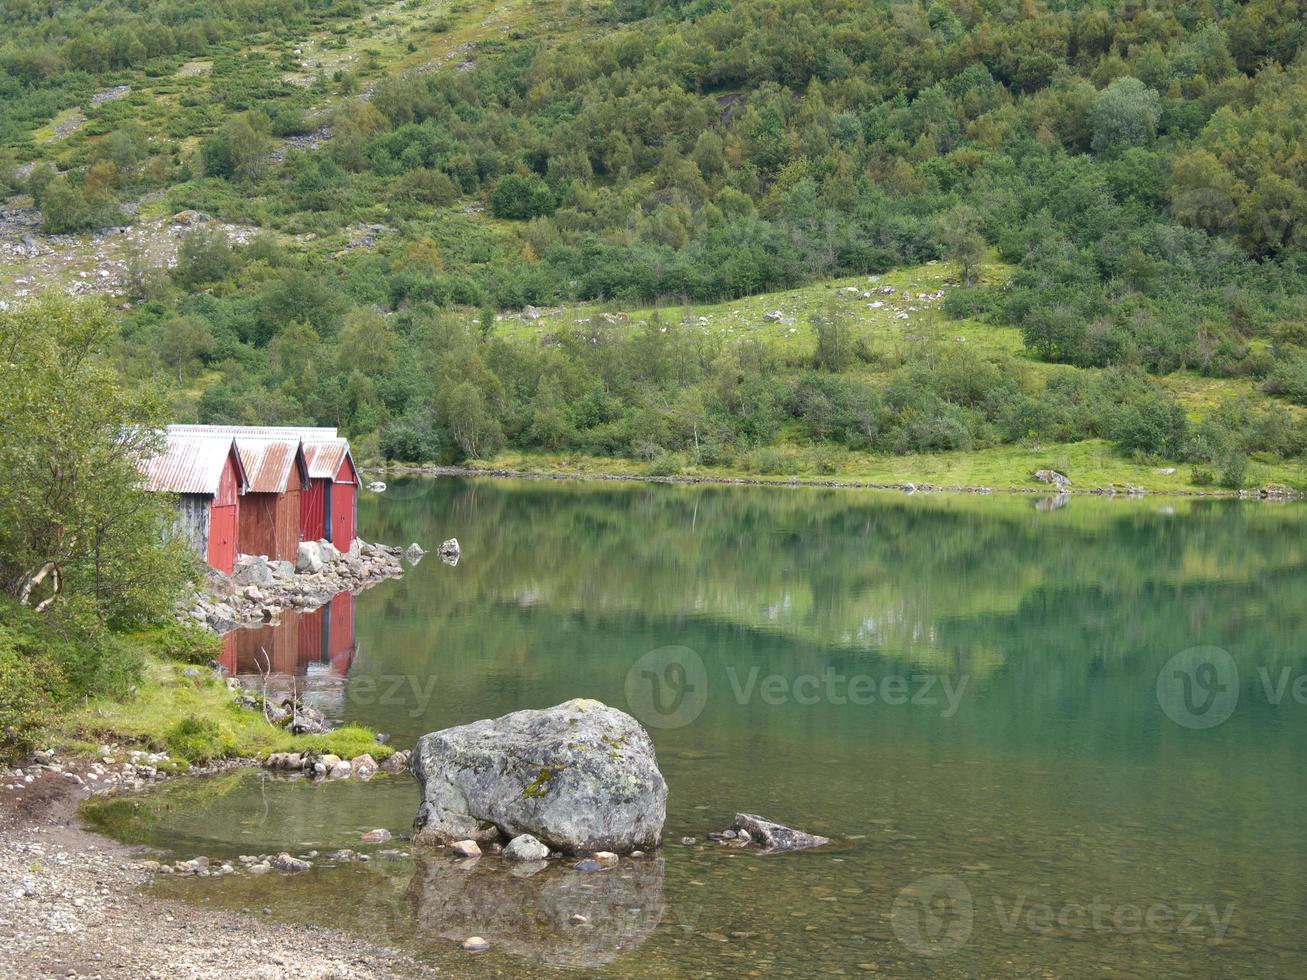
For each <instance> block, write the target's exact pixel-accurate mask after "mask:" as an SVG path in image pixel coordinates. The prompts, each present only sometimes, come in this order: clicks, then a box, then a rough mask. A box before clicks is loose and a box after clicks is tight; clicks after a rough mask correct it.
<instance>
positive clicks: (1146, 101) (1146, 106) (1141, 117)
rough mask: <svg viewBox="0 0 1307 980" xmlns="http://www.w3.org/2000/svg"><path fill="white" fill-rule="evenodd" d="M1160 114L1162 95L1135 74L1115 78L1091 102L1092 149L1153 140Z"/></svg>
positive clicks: (1111, 148)
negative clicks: (1133, 75) (1095, 99)
mask: <svg viewBox="0 0 1307 980" xmlns="http://www.w3.org/2000/svg"><path fill="white" fill-rule="evenodd" d="M1161 118H1162V99H1161V97H1160V96H1159V95H1158V94H1157V92H1155V91H1154V90H1153V89H1150V88H1148V87H1147V86H1146V85H1144V83H1143V82H1141V81H1140V80H1139V79H1137V78H1131V77H1129V76H1127V77H1125V78H1118V79H1117V80H1116V81H1114V82H1113V83H1112V84H1111V85H1109V86H1108V87H1107V88H1105V89H1104V90H1103V91H1102V93H1101V94H1100V95H1099V96H1098V101H1097V102H1095V103H1094V110H1093V112H1092V113H1091V114H1090V118H1089V122H1090V126H1091V127H1092V129H1093V133H1094V136H1093V148H1094V152H1095V153H1102V154H1107V153H1116V152H1120V151H1121V150H1124V149H1127V148H1129V147H1132V146H1143V145H1145V144H1147V143H1151V142H1152V141H1153V137H1154V136H1156V134H1157V123H1158V121H1159V120H1160V119H1161Z"/></svg>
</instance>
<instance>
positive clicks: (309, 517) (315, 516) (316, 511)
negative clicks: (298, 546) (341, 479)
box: [300, 480, 331, 541]
mask: <svg viewBox="0 0 1307 980" xmlns="http://www.w3.org/2000/svg"><path fill="white" fill-rule="evenodd" d="M330 486H331V481H330V480H310V481H309V488H308V489H307V490H305V491H303V492H301V493H300V540H302V541H318V540H320V539H321V538H322V537H324V536H325V535H326V533H327V528H326V525H325V524H324V523H323V511H322V508H323V507H324V506H325V503H326V493H327V491H328V488H329V487H330Z"/></svg>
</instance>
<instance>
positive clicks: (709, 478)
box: [360, 464, 1307, 503]
mask: <svg viewBox="0 0 1307 980" xmlns="http://www.w3.org/2000/svg"><path fill="white" fill-rule="evenodd" d="M360 470H362V471H363V472H366V473H380V474H387V473H394V474H398V475H400V476H430V477H440V476H483V477H491V478H494V479H501V480H502V479H512V480H558V481H563V480H577V481H584V482H593V483H663V484H673V485H676V484H679V485H685V486H746V487H777V488H781V489H786V488H800V487H801V488H811V489H825V490H883V491H890V492H898V493H905V494H908V495H912V494H918V493H931V494H966V495H972V496H981V497H983V496H988V495H989V494H996V493H1002V494H1010V495H1013V496H1027V497H1061V496H1076V497H1108V498H1125V499H1128V500H1138V499H1141V498H1144V497H1162V498H1177V499H1186V500H1187V499H1213V500H1264V501H1271V502H1276V503H1282V502H1288V501H1296V500H1303V499H1307V492H1303V491H1298V490H1291V489H1289V488H1288V487H1279V486H1276V487H1259V488H1256V489H1247V490H1223V489H1212V490H1149V489H1147V488H1145V487H1124V486H1115V487H1113V486H1106V487H1071V486H1066V487H1063V488H1062V489H1060V490H1059V489H1056V488H1055V487H1054V486H1052V485H1047V484H1044V485H1040V486H1030V487H1018V486H1006V487H990V486H962V485H954V486H943V485H938V484H932V483H909V482H902V483H880V482H874V481H871V480H834V479H822V478H817V477H785V478H774V477H763V476H759V477H747V476H725V475H713V474H693V475H688V474H687V475H672V476H657V475H654V474H649V473H645V474H640V473H582V472H577V471H568V470H553V471H547V472H536V471H531V470H513V469H500V468H493V467H487V468H484V469H482V468H479V467H471V466H414V465H407V464H391V465H384V466H383V465H371V466H362V467H360Z"/></svg>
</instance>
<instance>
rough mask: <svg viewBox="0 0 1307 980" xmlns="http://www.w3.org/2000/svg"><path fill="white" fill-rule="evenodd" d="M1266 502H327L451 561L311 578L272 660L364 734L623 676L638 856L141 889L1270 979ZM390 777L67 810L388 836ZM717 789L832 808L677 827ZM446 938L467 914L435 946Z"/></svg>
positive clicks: (437, 924)
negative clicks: (393, 571)
mask: <svg viewBox="0 0 1307 980" xmlns="http://www.w3.org/2000/svg"><path fill="white" fill-rule="evenodd" d="M1305 515H1307V511H1304V510H1303V508H1302V507H1301V505H1296V506H1274V505H1257V504H1240V503H1234V502H1215V501H1161V500H1144V501H1107V500H1097V499H1073V500H1071V501H1070V502H1069V504H1068V505H1067V506H1065V507H1062V508H1061V509H1057V510H1052V511H1049V510H1044V509H1039V508H1037V507H1036V506H1035V501H1034V500H1031V499H1026V498H994V497H991V498H985V499H972V498H964V497H939V496H933V497H906V496H903V495H880V494H873V493H869V492H865V491H834V490H830V491H827V490H809V489H782V488H775V489H770V488H769V489H758V488H750V489H744V488H690V487H673V486H627V485H611V484H571V483H557V482H551V481H521V482H515V481H489V480H455V479H445V480H440V481H426V480H408V481H397V482H395V483H394V484H392V486H391V490H390V491H389V492H388V493H386V494H385V495H384V496H375V495H369V496H367V498H366V499H365V501H364V502H363V504H362V506H361V512H360V529H361V532H362V533H363V534H364V536H366V537H368V538H369V539H370V540H384V541H388V542H392V543H402V544H407V543H408V542H409V541H413V540H415V541H419V542H421V543H423V544H424V546H426V547H428V548H434V546H435V545H436V544H437V543H438V542H439V541H441V540H442V539H444V538H447V537H451V536H455V535H456V536H457V537H458V538H459V540H460V541H461V542H462V545H463V558H462V560H461V561H460V562H459V563H458V565H457V566H456V567H449V566H447V565H444V564H442V563H440V562H439V561H437V560H435V557H434V556H431V557H428V558H427V559H426V560H425V561H423V562H422V563H421V564H420V565H419V566H418V567H417V568H415V569H413V570H411V571H410V572H409V573H408V574H407V575H406V576H405V578H404V579H402V580H401V581H398V582H393V583H386V584H384V585H382V586H380V587H378V588H376V589H374V590H372V591H370V592H368V593H365V594H364V595H362V596H360V597H359V599H358V600H357V605H356V606H353V607H352V608H350V606H351V604H350V603H348V601H344V602H340V603H337V604H335V606H333V609H332V612H331V614H330V615H329V617H328V620H329V621H327V622H324V621H323V619H322V618H321V617H319V618H318V619H316V620H314V621H312V622H311V623H305V624H301V628H299V630H298V632H297V634H296V636H295V637H294V638H288V637H283V638H282V640H280V641H278V642H280V643H281V645H282V646H281V649H280V652H279V653H278V655H277V662H278V664H279V665H280V666H281V667H282V669H283V670H285V671H287V672H288V673H299V674H301V675H304V676H302V677H301V678H300V680H299V681H298V682H297V683H299V684H301V686H306V687H308V689H309V690H310V691H312V692H313V696H314V697H316V698H318V699H319V702H320V703H321V704H323V705H324V707H326V709H327V710H328V711H329V712H331V713H332V714H334V715H335V716H337V717H339V718H340V719H342V720H344V721H357V722H361V723H365V724H368V725H371V726H374V727H377V728H379V729H382V730H384V731H386V732H389V733H391V734H392V735H393V737H394V740H395V742H396V744H400V745H407V744H410V743H411V742H412V741H413V740H414V739H415V738H416V737H418V736H419V735H421V734H423V733H425V732H428V731H432V730H434V729H438V728H444V727H447V726H450V725H456V724H461V723H464V722H468V721H472V720H475V719H478V718H485V717H489V716H495V715H499V714H502V713H505V712H508V711H512V710H515V709H518V708H523V707H542V706H547V705H552V704H556V703H558V702H560V701H564V700H566V699H568V698H572V697H579V696H587V697H593V698H598V699H600V700H602V701H605V702H607V703H608V704H612V705H615V706H617V707H621V708H623V709H625V710H628V711H631V712H632V713H634V714H637V716H639V717H640V718H641V720H642V721H644V722H645V723H646V725H647V726H648V727H649V728H650V732H651V734H652V736H653V738H654V741H655V743H656V746H657V750H658V759H659V764H660V766H661V768H662V770H663V772H664V774H665V776H666V777H667V782H668V784H669V787H670V799H669V803H668V820H667V827H666V834H665V839H666V842H667V846H666V847H665V848H664V850H663V854H662V856H661V857H658V858H651V859H646V860H644V861H634V862H625V863H624V865H623V867H622V869H619V871H616V872H607V873H604V874H599V875H583V874H580V873H577V872H572V871H571V870H570V869H569V868H568V867H567V865H566V864H563V865H561V866H558V867H551V868H550V869H549V870H548V871H545V872H542V873H540V874H538V875H534V876H521V877H519V876H516V875H513V874H511V873H509V871H508V870H507V869H505V868H504V867H503V866H502V865H501V863H500V862H499V860H498V859H496V858H491V857H488V858H484V859H482V860H481V861H480V862H479V864H478V865H477V866H476V867H474V868H471V869H468V868H456V867H455V866H454V865H452V864H451V863H450V862H448V861H447V860H445V859H441V858H437V859H434V860H430V861H422V862H415V861H414V859H413V858H412V857H410V856H409V854H408V852H407V850H406V849H405V848H404V847H403V846H402V844H401V846H400V848H399V850H398V852H393V853H388V854H382V853H381V851H382V850H383V849H380V848H373V849H372V850H373V853H374V855H375V860H374V861H373V862H372V863H371V864H369V865H366V866H357V865H353V866H345V867H339V868H326V867H319V868H317V869H315V871H314V872H313V873H311V874H310V875H306V876H302V877H297V878H282V877H278V876H268V877H265V878H245V877H238V878H230V879H224V880H221V881H216V882H210V881H164V882H162V883H161V884H160V885H159V887H160V889H163V890H166V891H170V892H176V893H180V894H181V895H183V896H184V897H186V898H188V899H190V900H192V901H197V902H207V903H211V904H213V905H221V906H230V907H255V908H257V907H261V906H264V905H269V906H273V907H274V908H275V910H276V914H278V915H281V916H284V917H286V918H289V919H294V920H298V921H305V922H317V923H324V924H329V925H337V926H343V927H346V928H352V929H358V930H360V931H364V932H367V933H369V934H372V935H378V936H380V937H381V938H383V939H385V940H386V941H389V942H393V943H396V944H400V945H404V946H407V947H409V948H411V949H414V950H416V951H418V952H419V953H420V954H421V955H424V956H428V957H430V958H431V959H432V960H434V961H435V962H437V963H438V964H440V965H442V966H444V967H447V968H449V969H450V970H451V972H454V973H456V974H457V975H468V974H472V975H480V974H483V973H484V974H487V975H489V974H510V975H524V974H535V973H539V974H550V973H553V972H556V971H559V970H568V969H582V970H588V971H596V972H601V973H605V974H609V975H615V976H659V975H667V974H671V973H679V974H688V973H696V974H714V975H722V976H739V975H752V976H809V975H814V974H827V973H830V974H839V973H844V974H850V975H865V974H872V975H874V974H875V973H878V972H883V973H885V974H886V975H900V976H901V975H938V976H967V975H1004V976H1009V975H1021V976H1068V977H1082V976H1094V975H1113V976H1126V977H1129V976H1137V977H1156V976H1252V975H1257V976H1286V977H1288V976H1302V975H1304V974H1307V936H1305V935H1304V930H1303V928H1302V926H1301V921H1302V916H1303V913H1304V911H1305V910H1307V861H1305V859H1304V856H1305V855H1307V821H1304V819H1303V813H1304V808H1305V806H1307V792H1305V791H1304V785H1307V781H1305V780H1304V777H1303V775H1302V772H1303V768H1304V762H1305V761H1307V760H1305V759H1304V755H1305V752H1304V749H1305V748H1307V703H1303V702H1307V681H1304V682H1303V683H1302V684H1301V685H1299V686H1297V687H1295V684H1296V682H1297V681H1298V679H1299V678H1300V677H1303V676H1305V675H1307V658H1305V657H1304V656H1303V647H1302V643H1301V640H1300V638H1301V637H1302V635H1303V632H1302V627H1303V626H1304V619H1305V610H1307V519H1305ZM270 642H271V641H270ZM248 645H249V644H248V643H246V646H248ZM1194 648H1200V649H1197V650H1195V649H1194ZM1186 651H1188V652H1186ZM233 655H234V654H233ZM416 802H417V792H416V787H415V784H414V783H412V782H411V781H410V780H408V779H406V778H403V779H401V778H392V779H381V778H379V779H378V780H376V781H375V782H373V783H372V784H370V785H358V784H354V783H344V784H341V783H334V784H329V785H322V786H312V785H309V784H308V783H306V782H305V781H303V780H301V779H290V778H284V777H274V776H271V775H268V774H264V773H244V774H237V775H230V776H225V777H221V778H218V779H215V780H208V781H190V782H188V781H176V782H175V783H173V784H172V785H171V786H169V787H168V788H166V789H165V790H164V791H162V792H161V793H159V794H157V795H156V797H155V798H154V799H153V800H151V801H149V802H147V803H144V804H136V803H133V804H116V805H112V806H110V807H106V808H102V810H101V812H100V813H99V814H98V818H99V819H100V820H101V821H102V823H103V825H105V826H106V827H108V828H109V829H110V830H111V831H112V832H114V833H116V834H118V835H119V836H121V837H123V838H124V839H127V840H131V841H136V842H142V843H149V844H151V845H153V846H155V847H157V848H160V849H161V850H164V851H166V852H169V853H171V854H175V855H176V856H179V857H190V856H194V855H195V854H200V853H203V854H208V855H211V856H222V855H236V854H240V853H249V852H252V851H253V852H258V851H269V850H277V849H281V848H288V849H291V850H295V851H299V852H303V851H304V850H307V849H309V848H310V847H313V848H316V849H319V850H322V851H324V852H325V851H326V849H328V848H335V847H358V836H359V832H360V831H362V830H367V829H370V828H373V827H388V828H390V829H391V830H392V831H394V832H396V833H401V832H404V831H406V830H407V829H408V827H409V824H410V822H411V820H412V817H413V813H414V810H415V808H416ZM737 810H745V811H751V812H756V813H762V814H765V815H767V816H770V817H773V818H775V819H778V820H782V821H784V822H786V823H790V824H792V825H794V826H798V827H800V828H803V829H806V830H810V831H813V832H817V833H822V834H825V835H827V836H830V837H832V838H834V839H835V841H836V843H835V844H834V846H832V847H829V848H826V849H822V850H820V851H814V852H808V853H801V854H792V855H785V856H777V857H764V856H759V855H754V854H739V853H736V852H734V851H731V850H728V849H725V848H722V847H720V846H719V845H716V844H709V843H702V844H700V845H696V846H684V845H682V844H680V843H679V841H680V839H681V838H682V837H683V836H694V837H697V838H699V839H700V841H703V840H704V835H705V833H706V832H707V831H710V830H719V829H722V828H724V827H726V826H727V825H728V824H729V822H730V819H731V816H732V814H733V813H735V812H736V811H737ZM394 846H395V845H391V849H393V848H394ZM575 912H582V913H584V914H586V915H587V916H588V917H589V919H590V922H589V923H588V924H587V925H585V926H573V925H571V924H570V921H569V920H570V917H571V915H572V914H573V913H575ZM472 934H479V935H482V936H485V937H486V938H488V939H490V940H491V942H492V944H493V945H494V949H493V950H492V951H491V952H489V953H486V954H482V955H480V956H471V955H469V954H465V953H462V952H461V951H460V950H458V949H457V946H456V943H457V942H458V941H460V940H462V939H463V938H464V937H466V936H468V935H472Z"/></svg>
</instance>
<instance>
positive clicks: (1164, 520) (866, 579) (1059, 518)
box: [361, 479, 1304, 671]
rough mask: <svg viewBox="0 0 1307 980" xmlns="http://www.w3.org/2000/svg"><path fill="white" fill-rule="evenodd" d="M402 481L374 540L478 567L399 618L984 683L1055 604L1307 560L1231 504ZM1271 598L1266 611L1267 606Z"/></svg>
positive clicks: (441, 579)
mask: <svg viewBox="0 0 1307 980" xmlns="http://www.w3.org/2000/svg"><path fill="white" fill-rule="evenodd" d="M395 489H397V490H399V492H398V493H396V494H394V495H393V496H390V495H388V496H387V497H386V498H382V499H380V500H377V499H376V498H373V499H372V500H369V501H368V502H367V506H365V508H364V512H363V514H362V515H361V516H362V520H363V521H364V523H365V526H366V527H367V529H368V531H369V533H370V534H371V535H373V536H374V537H377V538H380V539H382V540H391V539H393V540H401V539H403V540H408V539H410V538H413V537H417V538H418V539H419V540H422V538H423V535H425V537H426V539H427V540H430V541H436V540H439V539H441V538H442V537H447V536H449V535H452V534H457V535H458V537H459V538H460V540H461V542H462V544H463V553H464V555H465V559H464V561H463V563H462V564H460V565H459V567H458V568H457V569H453V570H451V569H447V568H444V567H436V566H434V565H433V567H430V568H428V567H426V566H424V567H423V568H422V569H420V570H415V572H414V573H412V574H410V575H409V576H408V577H407V578H406V579H405V580H404V581H403V582H401V583H399V584H398V586H395V587H391V588H388V590H387V595H386V596H385V599H384V601H385V603H386V604H387V606H388V607H390V608H392V609H395V610H399V609H403V608H405V607H407V608H409V609H411V608H412V607H413V604H414V603H415V600H418V599H420V602H418V603H417V604H418V605H419V606H422V607H426V608H428V609H429V610H430V614H431V615H432V616H438V617H440V618H441V619H442V621H445V620H448V619H449V618H450V617H456V616H458V615H475V611H476V610H477V609H478V608H485V607H487V606H491V605H503V604H510V603H511V604H518V605H521V606H523V607H528V608H534V609H540V610H550V611H552V612H554V613H558V614H567V613H582V612H583V613H584V614H585V615H586V616H588V617H593V616H595V615H613V616H617V615H625V614H629V613H630V612H631V611H633V610H638V614H639V615H640V616H642V617H645V618H648V619H650V620H659V619H661V620H664V621H669V622H684V621H686V620H687V619H692V618H700V619H711V620H716V621H719V622H721V623H726V624H733V625H736V626H739V627H741V628H744V629H746V630H751V631H757V632H759V633H774V634H778V635H782V636H786V637H790V638H792V639H794V640H796V641H801V642H803V643H806V644H812V645H816V646H820V647H831V648H842V649H846V650H850V651H865V652H879V653H883V654H886V655H889V656H891V657H894V658H896V659H901V660H905V661H911V662H914V663H918V664H933V665H937V666H940V667H951V666H953V665H955V664H957V663H958V661H959V660H960V659H961V660H965V662H966V666H967V668H968V669H970V670H972V671H985V670H988V669H992V668H993V667H995V666H998V665H1000V664H1003V663H1005V662H1006V661H1007V659H1008V657H1009V656H1010V655H1011V653H1012V649H1011V647H1010V645H1009V644H1007V643H1003V642H1000V640H1001V637H999V636H998V635H997V634H994V635H990V634H988V633H987V632H985V631H980V632H976V631H974V630H972V627H973V626H974V625H975V624H976V623H978V622H984V621H987V620H989V619H991V618H995V617H998V618H1001V617H1004V616H1006V617H1016V618H1017V619H1021V618H1022V617H1023V616H1025V615H1026V611H1027V610H1028V609H1029V607H1030V605H1031V603H1038V602H1040V601H1043V600H1042V598H1041V597H1044V596H1047V595H1051V594H1055V593H1065V594H1076V593H1080V592H1093V593H1094V594H1096V595H1097V596H1098V600H1097V604H1098V605H1100V606H1102V605H1107V606H1115V607H1117V608H1122V607H1123V606H1128V605H1130V603H1128V602H1126V600H1128V599H1130V598H1132V597H1143V596H1148V595H1152V596H1154V600H1155V599H1156V597H1157V596H1158V595H1159V594H1161V595H1165V596H1169V597H1172V598H1181V599H1182V598H1183V596H1184V595H1185V593H1186V591H1187V590H1192V589H1194V588H1196V587H1197V586H1199V585H1200V584H1202V583H1207V584H1209V585H1213V586H1219V585H1221V584H1222V583H1225V584H1228V585H1229V586H1231V587H1232V588H1234V589H1235V590H1236V591H1240V584H1241V583H1243V584H1246V583H1251V582H1257V581H1259V580H1261V579H1264V578H1266V577H1268V576H1277V575H1280V576H1283V575H1289V576H1294V575H1296V574H1297V573H1296V570H1297V569H1298V568H1299V567H1300V566H1301V564H1302V560H1303V556H1304V547H1303V545H1302V543H1301V542H1300V540H1299V536H1298V535H1297V534H1296V533H1294V528H1295V527H1296V525H1297V524H1298V518H1297V512H1296V511H1295V510H1293V509H1291V508H1278V507H1267V506H1256V505H1240V504H1236V503H1228V502H1201V501H1195V502H1183V503H1181V504H1180V505H1179V507H1178V510H1179V513H1177V514H1174V515H1169V516H1166V515H1159V514H1157V513H1154V512H1153V510H1152V509H1151V505H1150V504H1148V503H1142V504H1141V503H1133V502H1130V503H1127V502H1124V501H1102V500H1095V499H1087V498H1084V499H1076V500H1074V501H1072V502H1071V504H1070V505H1069V506H1068V507H1066V508H1064V509H1062V510H1060V511H1057V512H1054V513H1041V512H1038V511H1036V510H1035V509H1034V507H1033V502H1032V501H1031V500H1030V499H1029V498H995V497H990V498H985V499H974V498H967V497H942V496H932V497H921V496H918V497H912V498H908V497H904V496H901V495H885V494H873V493H868V492H865V491H828V490H810V489H802V490H800V489H751V488H723V487H681V486H626V485H618V486H614V485H604V484H599V485H578V484H555V483H551V482H547V481H493V480H480V481H474V480H448V479H447V480H439V481H430V482H429V483H426V484H416V485H407V484H405V483H403V482H401V483H400V484H399V486H398V487H396V488H395ZM1257 594H1258V593H1257V590H1251V591H1250V592H1249V596H1248V601H1250V602H1255V601H1265V600H1264V599H1262V600H1258V599H1255V598H1253V597H1254V596H1256V595H1257ZM1135 612H1139V611H1138V610H1136V611H1132V613H1131V615H1133V614H1134V613H1135ZM1142 612H1144V614H1147V610H1143V611H1142ZM407 619H408V621H409V622H410V623H411V625H412V626H413V627H414V629H415V631H416V632H415V636H414V639H417V638H418V637H419V636H420V631H421V627H420V624H419V623H418V622H416V621H415V620H414V617H412V616H411V615H410V616H408V617H407Z"/></svg>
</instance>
